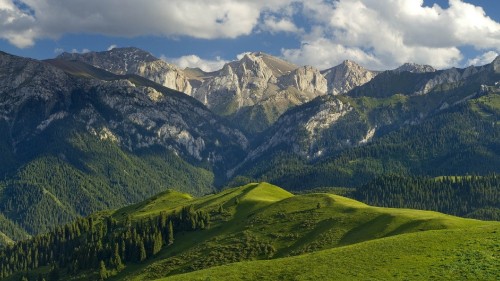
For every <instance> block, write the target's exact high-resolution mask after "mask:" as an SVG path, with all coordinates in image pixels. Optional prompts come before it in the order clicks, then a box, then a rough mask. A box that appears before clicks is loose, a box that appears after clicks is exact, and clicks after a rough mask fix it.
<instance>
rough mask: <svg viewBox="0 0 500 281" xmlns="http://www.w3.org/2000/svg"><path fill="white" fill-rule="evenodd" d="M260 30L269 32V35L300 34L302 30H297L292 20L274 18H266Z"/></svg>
mask: <svg viewBox="0 0 500 281" xmlns="http://www.w3.org/2000/svg"><path fill="white" fill-rule="evenodd" d="M262 29H263V30H265V31H269V32H271V33H277V32H289V33H301V32H303V30H302V29H299V28H298V27H297V26H296V25H295V23H293V22H292V20H290V19H287V18H281V19H278V18H276V17H274V16H268V17H266V18H265V19H264V22H263V25H262Z"/></svg>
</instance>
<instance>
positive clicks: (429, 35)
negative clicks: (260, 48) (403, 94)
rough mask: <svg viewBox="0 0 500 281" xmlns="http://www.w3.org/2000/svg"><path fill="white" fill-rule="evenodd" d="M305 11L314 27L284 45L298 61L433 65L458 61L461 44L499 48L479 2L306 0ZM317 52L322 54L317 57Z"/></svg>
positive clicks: (498, 28)
mask: <svg viewBox="0 0 500 281" xmlns="http://www.w3.org/2000/svg"><path fill="white" fill-rule="evenodd" d="M303 3H304V9H303V14H304V16H306V17H308V18H309V20H310V21H311V22H313V25H314V26H315V27H313V28H312V32H311V33H310V34H308V35H306V36H304V37H303V38H302V43H303V44H302V46H301V47H300V48H299V49H290V50H283V51H282V53H283V55H284V56H285V57H286V58H287V59H289V60H292V61H294V62H296V63H304V62H306V61H311V62H312V63H313V64H316V65H317V66H324V65H326V63H322V62H324V61H329V62H330V63H331V66H333V65H336V64H338V63H340V62H341V61H342V60H343V59H345V58H348V59H354V60H356V59H355V58H356V57H358V62H359V63H361V64H363V65H365V66H367V67H371V68H374V69H383V68H385V69H387V68H392V67H397V66H399V65H401V64H402V63H405V62H416V63H421V64H430V65H433V66H435V67H437V68H445V67H450V66H459V65H461V61H462V60H463V54H462V53H461V52H460V49H459V48H460V47H463V46H472V47H474V48H476V49H497V50H500V24H499V23H497V22H495V21H494V20H492V19H491V18H489V17H487V16H486V14H485V13H484V10H483V9H482V8H480V7H476V6H474V5H471V4H468V3H465V2H463V1H461V0H450V1H449V7H448V8H446V9H443V8H441V7H440V6H438V5H436V4H435V5H433V6H432V7H426V6H424V2H423V0H384V1H380V0H378V1H375V0H339V1H334V2H326V1H322V0H309V1H304V2H303ZM316 56H321V57H322V59H321V60H319V59H317V58H316Z"/></svg>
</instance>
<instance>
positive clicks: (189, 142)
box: [0, 54, 248, 161]
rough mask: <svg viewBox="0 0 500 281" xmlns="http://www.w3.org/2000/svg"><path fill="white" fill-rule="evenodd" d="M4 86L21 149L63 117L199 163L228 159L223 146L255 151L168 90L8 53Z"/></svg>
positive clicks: (0, 59) (2, 62) (0, 67)
mask: <svg viewBox="0 0 500 281" xmlns="http://www.w3.org/2000/svg"><path fill="white" fill-rule="evenodd" d="M0 85H1V86H0V116H1V117H2V118H3V119H4V120H5V121H7V124H8V126H9V128H10V130H9V132H6V135H7V136H8V137H9V138H10V139H11V142H12V143H13V145H14V147H15V145H16V144H17V143H20V142H23V141H26V140H28V139H30V138H31V137H33V136H36V135H37V134H40V133H42V132H43V131H44V130H46V129H47V128H49V127H50V126H52V125H53V124H55V123H57V122H56V121H58V120H63V119H69V120H71V122H73V123H74V126H75V128H82V129H84V130H86V131H87V132H88V133H90V134H92V135H95V136H96V137H97V138H99V139H101V140H110V141H114V142H117V143H119V145H120V146H122V147H123V148H126V149H128V150H132V151H133V150H136V149H141V148H148V147H152V146H163V147H165V148H167V149H170V150H173V151H174V152H176V153H177V154H180V155H184V156H187V157H192V158H194V159H196V160H199V161H207V160H208V161H222V160H223V153H224V148H228V147H233V148H236V149H238V150H240V151H243V150H245V149H246V147H247V145H248V142H247V140H246V138H245V136H244V135H243V134H242V133H240V132H239V131H237V130H234V129H232V128H229V127H226V126H225V125H222V124H221V123H220V122H219V118H218V117H217V116H216V115H214V114H213V113H211V112H210V111H209V110H207V109H206V108H205V107H203V106H202V105H201V104H199V102H197V101H195V100H194V99H193V98H191V97H188V96H186V95H183V94H181V93H177V92H173V91H171V90H169V89H167V88H163V87H161V86H158V87H156V88H155V87H151V86H142V85H141V84H140V83H137V82H135V83H132V82H130V81H129V80H126V79H125V78H123V79H121V80H120V79H118V80H112V81H101V80H97V79H84V78H76V77H73V76H70V75H67V74H66V73H65V72H63V71H61V70H59V69H58V68H56V67H54V66H52V65H49V64H48V63H43V62H39V61H35V60H30V59H24V58H18V57H15V56H11V55H7V54H0ZM209 158H210V159H209Z"/></svg>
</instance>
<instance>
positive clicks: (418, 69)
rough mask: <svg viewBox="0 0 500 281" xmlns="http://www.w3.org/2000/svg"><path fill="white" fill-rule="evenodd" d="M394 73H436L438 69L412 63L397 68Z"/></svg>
mask: <svg viewBox="0 0 500 281" xmlns="http://www.w3.org/2000/svg"><path fill="white" fill-rule="evenodd" d="M393 71H394V72H397V73H401V72H405V71H407V72H412V73H427V72H436V69H435V68H434V67H432V66H430V65H426V64H425V65H424V64H417V63H411V62H407V63H404V64H403V65H401V66H400V67H398V68H396V69H394V70H393Z"/></svg>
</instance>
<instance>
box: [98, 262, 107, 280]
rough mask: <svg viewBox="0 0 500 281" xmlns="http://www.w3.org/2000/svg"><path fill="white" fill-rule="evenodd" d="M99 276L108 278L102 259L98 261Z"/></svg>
mask: <svg viewBox="0 0 500 281" xmlns="http://www.w3.org/2000/svg"><path fill="white" fill-rule="evenodd" d="M99 278H100V280H105V279H106V278H108V270H107V269H106V264H105V263H104V261H101V262H100V263H99Z"/></svg>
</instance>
